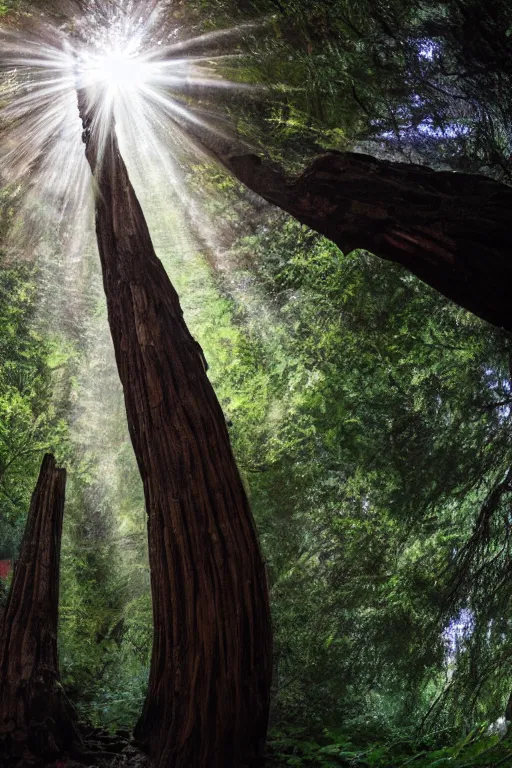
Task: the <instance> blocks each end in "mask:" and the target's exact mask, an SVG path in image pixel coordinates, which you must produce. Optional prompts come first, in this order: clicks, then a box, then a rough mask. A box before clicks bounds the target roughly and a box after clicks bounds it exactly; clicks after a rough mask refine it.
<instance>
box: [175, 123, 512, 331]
mask: <svg viewBox="0 0 512 768" xmlns="http://www.w3.org/2000/svg"><path fill="white" fill-rule="evenodd" d="M181 127H182V128H184V126H181ZM184 130H185V128H184ZM186 131H187V132H188V133H189V134H191V135H192V136H193V137H194V138H195V139H196V140H197V141H198V142H199V144H200V145H201V146H202V147H203V148H204V149H205V150H206V151H207V152H208V153H209V154H210V155H212V156H213V157H214V158H215V159H216V160H217V161H218V162H219V163H220V164H221V165H223V166H224V168H226V169H227V170H228V171H230V172H231V173H232V174H233V175H234V176H235V177H236V178H237V179H238V180H239V181H241V182H242V183H243V184H245V185H246V186H247V187H248V188H249V189H251V190H252V191H253V192H255V193H256V194H258V195H260V196H261V197H263V198H264V199H265V200H267V201H268V202H269V203H271V204H273V205H276V206H278V207H279V208H281V209H282V210H283V211H286V212H287V213H289V214H290V215H291V216H293V217H294V218H295V219H297V220H298V221H300V222H301V223H302V224H306V225H307V226H309V227H311V228H312V229H314V230H316V231H317V232H319V233H320V234H322V235H324V236H325V237H327V238H329V239H330V240H332V241H333V242H334V243H336V245H338V246H339V247H340V248H341V249H342V250H343V251H345V252H350V251H352V250H354V249H356V248H362V249H364V250H367V251H369V252H371V253H373V254H375V255H376V256H378V257H380V258H382V259H385V260H387V261H392V262H396V263H398V264H401V265H402V266H404V267H405V268H406V269H408V270H409V271H410V272H412V273H413V274H414V275H416V276H417V277H419V278H420V279H421V280H423V281H424V282H425V283H427V284H428V285H430V286H432V287H433V288H435V289H436V290H438V291H439V292H440V293H442V294H443V295H445V296H447V297H448V298H450V299H452V300H453V301H454V302H456V303H457V304H459V305H460V306H462V307H465V308H466V309H468V310H469V311H470V312H473V313H474V314H475V315H478V316H479V317H481V318H483V319H484V320H487V321H488V322H490V323H493V324H494V325H497V326H501V327H503V328H505V329H507V330H512V312H511V306H512V257H511V251H512V227H511V226H510V211H511V210H512V188H510V187H508V186H506V185H504V184H501V183H500V182H497V181H493V180H492V179H489V178H486V177H484V176H478V175H470V174H462V173H453V172H449V171H433V170H432V169H431V168H427V167H426V166H420V165H412V164H407V163H396V162H390V161H385V160H378V159H376V158H374V157H370V156H368V155H363V154H355V153H351V152H344V153H338V152H329V153H328V154H325V155H322V156H321V157H318V158H316V159H315V160H313V161H312V162H311V163H310V165H309V166H308V167H307V168H306V169H305V170H304V171H303V173H301V174H300V175H299V176H295V177H293V176H289V175H287V174H286V173H285V171H284V170H283V169H282V168H279V167H276V166H272V165H271V164H269V163H266V162H264V161H262V160H261V158H260V157H258V156H257V155H255V154H252V153H251V152H249V151H244V147H243V145H241V144H236V143H234V142H232V141H229V140H227V139H225V138H222V137H219V135H218V134H216V133H214V132H213V131H208V130H206V129H204V128H203V127H201V126H198V125H197V124H194V123H191V124H187V126H186Z"/></svg>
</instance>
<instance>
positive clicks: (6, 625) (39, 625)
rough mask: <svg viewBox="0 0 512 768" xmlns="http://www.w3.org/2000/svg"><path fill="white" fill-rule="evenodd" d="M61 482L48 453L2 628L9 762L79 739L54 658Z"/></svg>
mask: <svg viewBox="0 0 512 768" xmlns="http://www.w3.org/2000/svg"><path fill="white" fill-rule="evenodd" d="M65 485H66V472H65V470H64V469H57V468H56V466H55V459H54V458H53V456H50V455H47V456H45V457H44V459H43V463H42V466H41V471H40V474H39V479H38V481H37V485H36V488H35V491H34V493H33V496H32V501H31V504H30V510H29V514H28V519H27V525H26V528H25V534H24V537H23V541H22V544H21V551H20V555H19V559H18V562H17V563H16V567H15V570H14V575H13V580H12V584H11V589H10V592H9V597H8V600H7V605H6V608H5V613H4V614H3V619H2V624H1V626H0V756H3V758H4V760H5V761H6V762H7V761H9V760H10V759H15V758H18V757H22V756H23V757H24V758H25V759H28V758H29V757H30V756H31V755H36V756H38V757H43V758H50V757H51V756H52V755H53V756H55V755H57V754H59V753H61V752H62V751H65V750H69V749H70V748H71V745H72V743H73V741H74V739H75V737H76V731H75V721H74V711H73V709H72V707H71V705H70V704H69V702H68V701H67V699H66V697H65V695H64V693H63V690H62V686H61V684H60V681H59V667H58V660H57V620H58V603H59V560H60V542H61V533H62V516H63V511H64V491H65ZM77 738H79V737H77ZM3 764H4V763H3V762H2V765H3Z"/></svg>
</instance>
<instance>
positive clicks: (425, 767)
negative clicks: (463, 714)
mask: <svg viewBox="0 0 512 768" xmlns="http://www.w3.org/2000/svg"><path fill="white" fill-rule="evenodd" d="M437 738H438V735H437V734H436V735H435V736H434V738H424V739H422V741H408V740H398V741H393V742H391V743H377V744H370V745H368V744H365V745H364V746H355V745H354V743H353V740H352V739H351V738H350V737H349V736H343V735H341V734H332V733H329V732H326V733H325V734H324V735H323V736H321V737H319V738H318V739H312V738H311V737H309V738H308V736H307V734H306V733H303V732H301V731H300V729H295V730H293V729H290V731H288V732H287V733H286V734H284V733H282V734H274V735H273V738H271V742H270V745H271V765H273V766H292V765H294V766H298V767H299V768H300V767H302V768H316V767H317V766H318V767H319V768H321V767H322V766H339V765H344V766H348V765H350V766H353V768H363V767H364V766H369V767H371V768H401V767H402V766H404V767H405V766H414V767H415V768H416V766H417V767H418V768H434V766H436V768H448V767H449V766H455V768H482V766H484V765H485V766H492V765H508V763H509V760H510V759H512V741H511V740H510V739H504V740H503V739H501V738H500V736H498V735H497V734H491V733H489V732H488V728H487V726H486V725H483V726H480V727H477V728H475V729H474V730H472V731H470V732H469V733H468V734H466V735H465V736H463V737H461V738H460V739H459V740H458V741H456V742H455V743H454V744H452V745H450V746H445V747H441V748H436V746H435V745H436V739H437Z"/></svg>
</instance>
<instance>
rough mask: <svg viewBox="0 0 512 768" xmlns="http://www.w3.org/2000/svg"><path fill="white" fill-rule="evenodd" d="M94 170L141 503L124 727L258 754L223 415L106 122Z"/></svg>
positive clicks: (256, 661) (256, 583) (245, 518)
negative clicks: (147, 632) (134, 668)
mask: <svg viewBox="0 0 512 768" xmlns="http://www.w3.org/2000/svg"><path fill="white" fill-rule="evenodd" d="M78 102H79V108H80V113H81V116H82V120H83V123H84V141H85V143H86V155H87V158H88V161H89V163H90V165H91V169H92V171H93V173H94V174H95V177H96V182H97V187H98V194H97V200H96V233H97V238H98V247H99V252H100V257H101V263H102V268H103V280H104V286H105V292H106V297H107V306H108V317H109V323H110V329H111V332H112V338H113V341H114V348H115V354H116V359H117V365H118V369H119V375H120V378H121V381H122V384H123V388H124V397H125V403H126V412H127V416H128V425H129V429H130V434H131V439H132V442H133V446H134V450H135V454H136V457H137V460H138V464H139V469H140V473H141V476H142V479H143V483H144V492H145V499H146V509H147V512H148V531H149V558H150V567H151V586H152V595H153V616H154V642H153V655H152V662H151V670H150V680H149V690H148V694H147V699H146V703H145V706H144V710H143V714H142V717H141V720H140V722H139V725H138V727H137V729H136V736H137V739H138V740H139V741H141V742H143V743H145V745H146V748H147V750H148V752H149V754H150V755H151V757H152V758H153V761H154V763H155V765H156V766H157V768H171V767H172V768H231V767H232V766H233V767H234V766H237V767H238V766H246V765H247V766H248V765H258V764H259V763H260V760H261V757H262V754H263V749H264V743H265V738H266V730H267V721H268V707H269V691H270V677H271V655H272V654H271V624H270V614H269V604H268V595H267V585H266V579H265V572H264V566H263V562H262V558H261V555H260V550H259V544H258V539H257V535H256V532H255V528H254V523H253V519H252V515H251V511H250V508H249V504H248V501H247V497H246V494H245V491H244V487H243V485H242V481H241V478H240V476H239V473H238V470H237V467H236V464H235V460H234V458H233V454H232V451H231V446H230V441H229V436H228V432H227V428H226V423H225V419H224V415H223V413H222V410H221V408H220V406H219V403H218V401H217V399H216V396H215V393H214V391H213V389H212V386H211V384H210V382H209V380H208V377H207V375H206V372H205V367H204V358H202V353H201V350H200V347H199V345H198V344H197V342H196V341H195V340H194V339H193V337H192V336H191V334H190V332H189V331H188V329H187V326H186V325H185V322H184V319H183V314H182V310H181V307H180V303H179V299H178V295H177V293H176V291H175V290H174V288H173V286H172V285H171V282H170V281H169V278H168V276H167V274H166V272H165V270H164V268H163V266H162V264H161V263H160V261H159V260H158V258H157V257H156V255H155V252H154V250H153V246H152V243H151V239H150V235H149V231H148V228H147V225H146V222H145V219H144V216H143V213H142V210H141V207H140V205H139V203H138V201H137V198H136V196H135V193H134V190H133V188H132V186H131V183H130V181H129V178H128V174H127V171H126V168H125V165H124V163H123V160H122V158H121V156H120V153H119V149H118V145H117V140H116V136H115V131H114V128H113V126H112V129H111V131H110V133H109V135H108V138H107V141H106V144H105V145H104V146H103V148H102V151H101V162H98V148H97V146H96V142H95V140H94V130H93V131H92V134H91V121H92V120H93V118H94V113H93V112H92V111H90V110H89V108H88V106H87V96H86V94H84V92H82V91H79V99H78Z"/></svg>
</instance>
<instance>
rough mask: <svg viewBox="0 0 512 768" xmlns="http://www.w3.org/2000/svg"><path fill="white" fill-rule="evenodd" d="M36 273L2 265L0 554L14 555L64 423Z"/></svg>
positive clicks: (0, 322) (0, 307) (0, 325)
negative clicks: (38, 309) (44, 462)
mask: <svg viewBox="0 0 512 768" xmlns="http://www.w3.org/2000/svg"><path fill="white" fill-rule="evenodd" d="M35 296H36V273H35V271H34V269H32V268H30V267H28V266H27V265H8V264H5V265H4V266H3V268H1V269H0V329H1V333H0V558H2V557H3V558H14V556H15V555H16V553H17V549H18V546H19V543H20V540H21V535H22V532H23V526H24V521H25V518H26V514H27V511H28V506H29V503H30V497H31V495H32V491H33V489H34V485H35V481H36V478H37V475H38V472H39V466H40V462H41V457H42V454H43V453H44V452H45V451H48V450H55V449H56V448H57V447H58V446H59V445H60V443H61V442H62V440H63V438H64V436H65V432H66V430H65V425H64V424H63V422H62V421H61V420H60V419H59V418H58V416H57V414H56V412H55V409H54V407H53V403H52V390H51V368H50V355H51V344H50V343H49V342H48V340H47V339H46V338H44V337H43V335H42V334H41V332H40V331H38V330H37V327H36V325H35V322H34V311H35Z"/></svg>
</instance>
